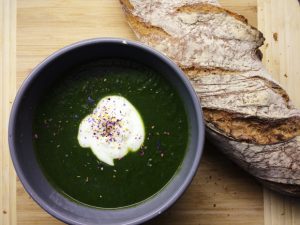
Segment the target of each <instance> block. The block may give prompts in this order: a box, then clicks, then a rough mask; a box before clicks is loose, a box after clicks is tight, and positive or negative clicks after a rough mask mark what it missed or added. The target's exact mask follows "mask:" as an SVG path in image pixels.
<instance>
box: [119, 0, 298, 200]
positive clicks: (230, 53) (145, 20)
mask: <svg viewBox="0 0 300 225" xmlns="http://www.w3.org/2000/svg"><path fill="white" fill-rule="evenodd" d="M120 2H121V3H122V5H123V9H124V12H125V14H126V17H127V20H128V23H129V25H130V26H131V28H132V29H133V31H134V32H135V33H136V35H137V37H138V38H139V40H140V41H142V42H143V43H145V44H147V45H150V46H152V47H153V48H156V49H158V50H159V51H161V52H162V53H164V54H165V55H167V56H168V57H169V58H171V59H172V60H173V61H175V62H176V63H177V64H178V65H179V66H180V67H181V69H182V70H183V71H184V72H185V74H186V75H187V76H188V77H189V79H190V80H191V82H192V85H193V87H194V88H195V90H196V92H197V94H198V96H199V98H200V99H201V104H202V107H203V111H204V116H205V120H206V125H207V132H208V134H209V137H210V140H212V141H213V143H215V144H217V145H218V146H219V147H220V149H221V150H222V152H223V153H225V154H226V155H228V157H230V158H231V159H232V160H233V161H234V162H235V163H237V164H238V165H240V166H241V167H242V168H244V169H245V170H246V171H248V172H249V173H251V174H252V175H254V176H255V177H257V178H259V180H261V181H264V183H265V184H267V185H268V186H269V187H271V188H274V187H275V188H276V189H277V190H281V191H282V192H285V193H287V194H292V195H299V196H300V164H299V162H300V110H299V109H296V108H295V107H294V106H293V104H292V103H291V101H290V99H289V97H288V95H287V93H286V91H285V90H284V89H283V88H282V87H281V86H280V85H279V84H277V82H275V81H274V80H272V78H271V75H270V74H269V73H268V72H267V71H266V70H265V68H264V66H263V64H262V62H261V54H259V53H260V51H259V50H258V48H259V47H260V46H261V45H262V44H263V42H264V37H263V35H262V33H261V32H259V31H258V30H257V29H256V28H254V27H252V26H250V25H249V24H248V23H247V20H246V19H245V18H244V17H243V16H240V15H238V14H236V13H233V12H230V11H228V10H226V9H223V8H221V7H220V5H219V3H218V2H217V1H216V0H143V1H141V0H120ZM298 185H299V186H298Z"/></svg>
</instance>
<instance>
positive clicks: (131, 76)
mask: <svg viewBox="0 0 300 225" xmlns="http://www.w3.org/2000/svg"><path fill="white" fill-rule="evenodd" d="M110 95H114V96H122V97H124V98H126V99H127V100H128V101H129V102H130V103H131V104H132V105H133V106H134V107H135V109H137V110H138V112H139V115H140V116H141V119H142V121H143V124H144V130H145V138H144V142H143V144H142V147H141V148H140V149H139V150H137V151H136V152H129V153H128V154H127V155H126V156H124V157H123V158H121V159H115V160H114V165H113V166H112V165H108V164H106V163H104V162H102V161H100V160H99V159H98V158H97V157H96V156H95V155H94V154H93V152H92V151H91V149H90V148H82V147H81V146H80V144H79V142H78V139H77V136H78V129H79V126H80V123H81V121H82V120H83V119H84V118H85V117H86V116H87V115H88V114H91V113H92V112H93V110H94V109H95V107H96V106H97V104H98V102H99V101H100V100H101V99H102V98H104V97H106V96H110ZM33 140H34V145H35V151H36V156H37V159H38V161H39V163H40V166H41V167H42V169H43V171H44V174H45V175H46V177H47V178H48V180H49V182H50V183H51V184H52V185H53V186H54V187H55V188H56V189H57V190H58V191H59V192H61V193H62V194H64V195H66V196H68V197H69V198H71V199H72V200H74V201H76V202H80V203H82V204H86V205H89V206H94V207H101V208H118V207H125V206H130V205H133V204H136V203H139V202H141V201H143V200H145V199H147V198H149V197H151V196H153V195H154V194H155V193H157V192H159V191H160V190H161V189H162V188H163V187H164V186H165V185H166V184H167V183H168V182H169V181H170V180H171V178H172V177H173V176H174V175H175V173H176V171H177V169H178V168H179V167H180V165H181V162H182V160H183V158H184V155H185V152H186V148H187V144H188V122H187V116H186V112H185V110H184V106H183V103H182V101H181V98H180V97H179V95H178V94H177V92H176V90H175V89H174V88H173V87H172V86H171V85H170V84H169V83H168V82H167V81H166V80H165V79H164V78H162V76H160V75H159V74H157V72H156V71H154V70H152V69H150V68H148V67H146V66H143V65H141V64H137V63H133V62H129V61H125V60H120V59H107V60H99V61H96V62H93V63H89V64H85V65H81V66H79V67H77V68H74V69H73V70H71V71H70V73H68V74H65V75H62V76H61V79H60V80H59V81H57V82H56V83H55V84H54V85H52V86H51V87H50V88H49V90H48V91H47V94H46V95H45V96H44V97H43V98H42V99H41V101H40V103H39V105H38V107H37V109H36V114H35V120H34V124H33Z"/></svg>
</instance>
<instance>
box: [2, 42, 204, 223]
mask: <svg viewBox="0 0 300 225" xmlns="http://www.w3.org/2000/svg"><path fill="white" fill-rule="evenodd" d="M105 43H107V44H108V43H109V44H124V45H130V47H133V48H140V49H143V50H145V51H146V52H147V54H148V53H149V54H152V55H154V56H156V57H157V58H158V59H159V60H160V61H162V62H163V63H165V64H167V65H168V66H169V67H171V68H172V70H174V71H176V75H177V77H178V78H179V79H180V81H181V82H182V83H183V85H184V86H185V87H186V89H187V91H188V92H189V93H188V96H189V98H191V100H192V102H193V108H194V110H195V113H196V115H198V118H196V119H194V118H193V123H194V122H195V123H196V124H197V129H198V132H199V134H198V139H197V141H196V148H197V150H196V154H195V158H194V160H193V164H192V165H191V166H190V170H189V172H188V176H187V177H186V178H185V179H184V180H183V182H182V183H181V185H180V187H179V188H178V189H177V191H176V192H175V193H174V195H172V196H171V197H170V198H169V199H168V201H166V202H164V203H163V204H162V205H161V206H160V207H159V208H157V209H155V210H153V211H150V212H145V214H144V215H143V216H141V217H139V218H136V219H135V220H131V221H129V222H128V223H122V224H130V225H132V224H140V223H143V222H146V221H148V220H150V219H152V218H154V217H155V216H157V215H158V214H160V213H162V212H163V211H165V210H166V209H168V208H169V207H170V206H171V205H173V204H174V203H175V202H176V201H177V200H178V198H179V197H180V196H182V194H183V193H184V191H185V190H186V189H187V187H188V186H189V184H190V183H191V181H192V179H193V177H194V176H195V174H196V172H197V169H198V167H199V163H200V159H201V156H202V153H203V147H204V141H205V124H204V120H203V112H202V109H201V104H200V101H199V98H198V97H197V94H196V92H195V90H194V89H193V87H192V85H191V83H190V81H189V80H188V78H187V77H186V76H185V74H184V73H183V71H182V70H181V69H180V68H179V67H178V66H177V65H176V64H175V63H174V62H173V61H172V60H171V59H170V58H168V57H167V56H166V55H163V54H162V53H161V52H159V51H157V50H155V49H153V48H151V47H149V46H147V45H145V44H142V43H140V42H137V41H131V40H127V39H124V38H92V39H86V40H82V41H79V42H76V43H73V44H70V45H67V46H65V47H63V48H61V49H59V50H57V51H55V52H54V53H52V54H51V55H49V56H48V57H47V58H45V59H44V60H43V61H42V62H40V63H39V64H38V65H37V66H36V67H35V68H34V69H33V70H32V71H31V72H30V74H29V75H28V76H27V77H26V79H25V80H24V81H23V83H22V85H21V87H20V88H19V90H18V91H17V94H16V96H15V99H14V102H13V105H12V108H11V112H10V117H9V124H8V143H9V149H10V155H11V159H12V162H13V165H14V168H15V170H16V173H17V175H18V177H19V179H20V181H21V183H22V185H23V187H24V188H25V190H26V192H27V193H28V194H29V195H30V196H31V198H32V199H33V200H34V201H35V202H36V203H37V204H38V205H39V206H40V207H41V208H42V209H43V210H45V211H46V212H48V213H49V214H50V215H52V216H53V217H55V218H57V219H58V220H61V221H63V222H65V223H68V224H78V225H82V224H83V223H80V222H78V221H74V220H72V219H71V218H70V217H66V216H65V215H63V214H61V213H60V212H59V211H58V210H55V209H54V208H53V207H52V206H50V205H48V204H47V203H46V202H45V201H44V200H43V199H42V198H41V197H40V196H39V194H38V193H36V191H35V190H34V189H33V188H32V186H31V184H30V182H28V180H27V179H26V178H25V173H24V171H23V170H22V169H21V166H20V165H19V163H18V160H17V151H16V146H15V143H14V142H15V137H14V127H15V124H16V120H15V118H16V116H17V113H18V109H19V107H20V104H21V102H22V96H23V95H24V93H25V91H26V90H27V89H28V88H29V87H30V85H31V83H32V82H33V81H34V79H35V78H36V77H37V76H38V75H39V73H40V71H42V69H43V68H44V67H45V66H46V65H48V64H49V63H50V62H51V61H53V60H55V59H56V58H58V57H59V56H61V55H63V54H64V53H66V52H68V51H71V50H74V49H76V48H80V47H84V46H86V45H90V44H105ZM172 179H173V178H172ZM171 182H172V181H171ZM163 190H164V189H162V190H161V191H160V192H163ZM157 194H159V192H158V193H157ZM63 197H64V196H63ZM64 198H65V197H64ZM82 206H83V207H87V206H84V205H82ZM137 207H138V205H137ZM123 209H126V208H123ZM99 210H107V209H99ZM112 210H115V209H112ZM118 210H122V208H120V209H118Z"/></svg>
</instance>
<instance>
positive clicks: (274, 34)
mask: <svg viewBox="0 0 300 225" xmlns="http://www.w3.org/2000/svg"><path fill="white" fill-rule="evenodd" d="M273 38H274V41H278V33H276V32H275V33H273Z"/></svg>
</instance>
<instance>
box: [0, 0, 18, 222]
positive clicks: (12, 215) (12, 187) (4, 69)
mask: <svg viewBox="0 0 300 225" xmlns="http://www.w3.org/2000/svg"><path fill="white" fill-rule="evenodd" d="M0 16H1V17H0V18H1V19H0V34H1V36H0V148H1V150H0V210H1V211H0V225H2V224H3V225H6V224H15V223H16V175H15V171H14V168H13V165H12V162H11V160H10V154H9V149H8V137H7V133H8V129H7V125H8V118H9V112H10V108H11V104H12V101H13V99H14V96H15V89H16V76H15V74H16V71H15V68H16V60H15V59H16V2H15V1H14V0H0Z"/></svg>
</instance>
